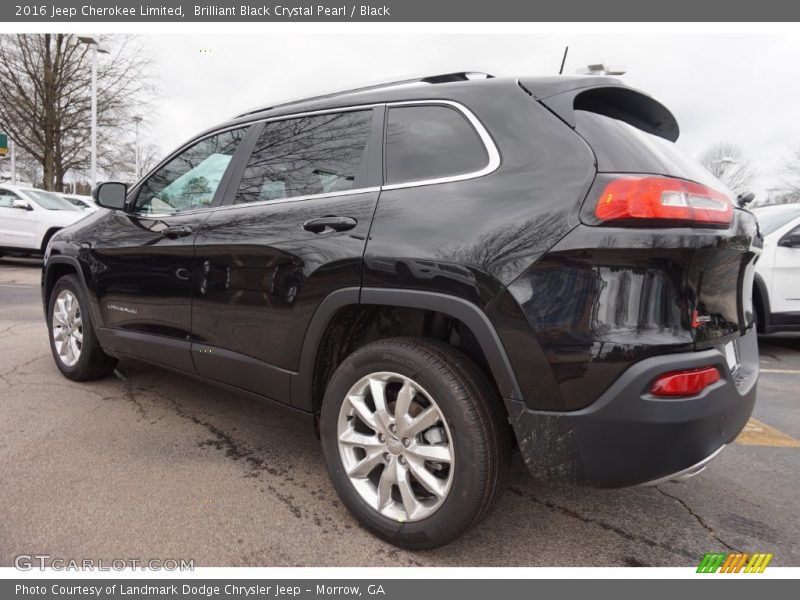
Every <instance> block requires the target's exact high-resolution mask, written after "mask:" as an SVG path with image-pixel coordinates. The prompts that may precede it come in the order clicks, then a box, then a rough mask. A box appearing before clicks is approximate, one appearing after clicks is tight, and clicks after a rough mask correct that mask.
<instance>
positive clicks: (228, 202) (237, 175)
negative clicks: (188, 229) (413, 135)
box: [216, 104, 384, 208]
mask: <svg viewBox="0 0 800 600" xmlns="http://www.w3.org/2000/svg"><path fill="white" fill-rule="evenodd" d="M383 106H384V105H383V104H369V105H361V106H348V107H343V108H337V109H326V110H315V111H310V112H306V113H297V114H292V115H286V116H280V117H271V118H268V119H261V120H259V121H257V122H255V123H254V125H258V126H259V127H258V129H257V131H256V133H255V134H254V136H253V137H254V138H255V139H254V140H253V143H252V145H251V147H250V148H249V149H248V151H247V156H245V157H244V158H243V159H242V164H241V165H239V168H238V170H237V171H234V173H233V175H232V176H231V181H230V182H231V183H233V185H231V186H230V189H228V190H227V191H228V193H226V194H225V196H224V197H223V199H222V203H221V204H220V205H219V206H218V207H216V208H226V207H232V208H242V207H245V206H263V205H265V204H279V203H280V204H283V203H285V202H292V201H295V200H314V199H316V198H335V197H336V196H348V195H355V194H367V193H370V192H377V191H379V190H380V189H381V188H380V186H379V185H377V186H376V185H372V186H370V185H364V186H362V187H358V188H353V189H349V190H339V191H336V192H321V193H319V194H307V195H304V196H289V197H288V198H274V199H272V200H257V201H255V202H241V203H239V204H237V203H236V201H235V198H236V194H237V192H238V188H239V184H240V183H241V179H242V177H243V175H244V171H245V169H246V168H247V163H248V162H249V160H250V158H251V157H252V154H253V150H254V148H255V145H256V144H257V143H258V138H259V136H260V135H261V133H262V132H263V130H264V127H265V126H266V124H267V123H274V122H276V121H288V120H291V119H301V118H304V117H315V116H318V115H326V114H336V113H340V112H370V113H371V114H370V119H371V120H372V121H371V123H370V130H369V137H368V138H367V145H366V147H365V150H366V153H365V155H364V158H363V159H362V160H364V161H365V164H366V169H367V172H366V175H365V178H364V183H365V184H368V183H369V181H370V168H371V164H370V163H371V162H372V161H371V160H370V158H369V154H370V153H371V152H374V151H375V150H371V149H370V144H371V143H372V142H373V139H374V138H376V137H377V139H374V141H375V144H376V145H379V147H380V150H378V151H379V152H381V156H382V148H383V135H382V134H381V135H377V133H378V132H376V119H377V118H379V119H380V122H381V123H382V122H383V118H384V115H383V114H382V113H381V114H376V109H380V108H382V107H383ZM378 126H380V125H378ZM379 166H380V167H382V166H383V161H382V160H381V161H380V164H379ZM381 178H382V174H381Z"/></svg>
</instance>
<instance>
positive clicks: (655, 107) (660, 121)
mask: <svg viewBox="0 0 800 600" xmlns="http://www.w3.org/2000/svg"><path fill="white" fill-rule="evenodd" d="M519 84H520V86H521V87H522V88H523V89H524V90H525V91H527V92H528V93H529V94H530V95H531V96H533V97H534V98H536V99H537V100H538V101H539V102H541V103H542V104H544V105H545V106H546V107H547V108H549V109H550V110H551V111H553V112H554V113H555V114H556V115H558V116H559V117H560V118H561V119H562V120H563V121H564V122H565V123H567V124H568V125H569V126H570V127H572V128H573V129H574V128H575V111H576V110H585V111H588V112H593V113H597V114H600V115H605V116H607V117H611V118H613V119H619V120H620V121H624V122H626V123H628V124H630V125H632V126H634V127H636V128H637V129H641V130H642V131H645V132H647V133H652V134H653V135H657V136H659V137H662V138H664V139H667V140H669V141H671V142H674V141H676V140H677V139H678V136H679V135H680V129H679V128H678V121H677V120H676V119H675V116H674V115H673V114H672V113H671V112H670V111H669V109H667V107H666V106H664V105H663V104H661V103H660V102H659V101H658V100H655V99H654V98H652V97H651V96H648V95H647V94H645V93H644V92H640V91H639V90H636V89H634V88H631V87H628V86H626V85H625V84H623V83H622V82H621V81H620V80H619V79H614V78H613V77H596V76H593V75H589V76H560V77H531V78H523V79H520V80H519Z"/></svg>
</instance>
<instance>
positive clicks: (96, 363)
mask: <svg viewBox="0 0 800 600" xmlns="http://www.w3.org/2000/svg"><path fill="white" fill-rule="evenodd" d="M64 290H69V291H70V292H72V294H73V295H74V296H75V298H77V300H78V306H79V310H80V316H81V320H82V322H83V326H82V333H83V343H82V344H81V348H80V357H79V358H78V361H77V362H76V363H75V364H74V365H71V366H69V365H67V364H65V363H64V361H63V360H62V358H61V357H60V356H59V354H58V351H57V350H56V345H55V340H54V339H53V310H54V307H55V304H56V299H57V298H58V296H59V294H60V293H61V292H63V291H64ZM47 332H48V336H49V338H50V351H51V352H52V353H53V359H54V360H55V362H56V366H57V367H58V369H59V370H60V371H61V373H62V374H63V375H64V376H65V377H67V378H68V379H72V380H73V381H87V380H90V379H99V378H101V377H106V376H107V375H109V374H110V373H111V372H113V371H114V368H115V367H116V365H117V359H115V358H113V357H111V356H109V355H108V354H106V353H105V352H103V349H102V348H101V347H100V342H99V341H98V340H97V335H96V334H95V331H94V323H93V322H92V315H91V311H90V310H89V300H88V298H87V297H86V294H85V293H84V291H83V288H81V285H80V282H79V281H78V278H77V276H75V275H64V276H63V277H61V278H60V279H59V280H58V281H56V284H55V285H54V286H53V291H52V292H51V293H50V300H49V302H48V305H47Z"/></svg>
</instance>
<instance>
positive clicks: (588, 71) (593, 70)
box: [575, 63, 625, 76]
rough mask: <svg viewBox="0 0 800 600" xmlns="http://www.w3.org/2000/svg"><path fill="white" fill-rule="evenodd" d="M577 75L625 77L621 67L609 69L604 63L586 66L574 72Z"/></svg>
mask: <svg viewBox="0 0 800 600" xmlns="http://www.w3.org/2000/svg"><path fill="white" fill-rule="evenodd" d="M575 72H576V73H577V74H578V75H598V76H605V75H625V69H624V68H622V67H611V66H609V65H607V64H605V63H595V64H592V65H587V66H586V67H583V68H582V69H578V70H577V71H575Z"/></svg>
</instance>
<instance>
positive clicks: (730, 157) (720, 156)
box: [700, 142, 756, 194]
mask: <svg viewBox="0 0 800 600" xmlns="http://www.w3.org/2000/svg"><path fill="white" fill-rule="evenodd" d="M700 162H701V163H702V165H703V166H704V167H705V168H706V169H708V170H709V171H710V172H711V174H712V175H714V176H715V177H716V178H717V179H719V180H720V181H721V182H722V183H724V184H725V185H727V186H728V188H730V190H731V191H732V192H733V193H735V194H743V193H745V192H749V191H751V190H752V187H753V182H754V181H755V178H756V171H755V168H754V167H753V163H752V162H751V160H750V159H749V158H747V157H746V156H745V155H744V152H742V149H741V148H739V146H737V145H735V144H731V143H729V142H719V143H717V144H714V145H713V146H710V147H709V148H708V149H707V150H706V151H705V152H703V154H702V155H700Z"/></svg>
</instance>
